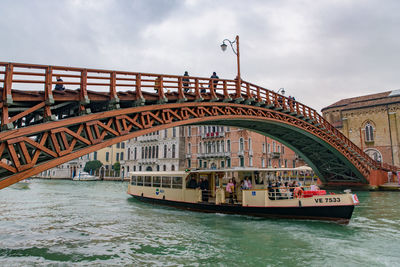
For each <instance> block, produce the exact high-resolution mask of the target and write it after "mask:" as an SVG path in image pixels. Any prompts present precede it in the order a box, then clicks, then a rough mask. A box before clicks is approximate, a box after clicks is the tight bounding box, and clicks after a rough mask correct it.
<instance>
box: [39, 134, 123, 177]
mask: <svg viewBox="0 0 400 267" xmlns="http://www.w3.org/2000/svg"><path fill="white" fill-rule="evenodd" d="M125 145H126V141H125V142H120V143H117V144H114V145H112V146H108V147H105V148H103V149H100V150H98V151H95V152H92V153H90V154H87V155H84V156H82V157H79V158H77V159H74V160H71V161H69V162H66V163H64V164H61V165H59V166H57V167H55V168H52V169H49V170H47V171H44V172H42V173H40V174H38V175H37V177H40V178H52V179H68V178H71V179H72V178H73V177H75V176H76V175H78V174H79V172H83V169H84V168H85V165H86V162H88V161H92V160H99V161H101V163H103V167H102V176H103V177H104V175H113V173H112V171H111V170H113V166H114V164H115V163H116V162H121V161H124V158H125V155H126V152H125ZM108 170H110V171H111V172H109V171H108Z"/></svg>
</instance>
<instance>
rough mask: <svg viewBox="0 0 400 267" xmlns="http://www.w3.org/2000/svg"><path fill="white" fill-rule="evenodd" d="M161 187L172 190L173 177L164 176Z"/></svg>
mask: <svg viewBox="0 0 400 267" xmlns="http://www.w3.org/2000/svg"><path fill="white" fill-rule="evenodd" d="M161 187H166V188H171V177H168V176H163V177H162V184H161Z"/></svg>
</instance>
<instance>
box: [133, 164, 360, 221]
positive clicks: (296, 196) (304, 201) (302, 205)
mask: <svg viewBox="0 0 400 267" xmlns="http://www.w3.org/2000/svg"><path fill="white" fill-rule="evenodd" d="M273 171H275V170H273ZM270 172H271V170H270V169H225V170H195V171H171V172H131V173H130V184H129V186H128V194H130V195H132V196H133V197H134V198H136V199H139V200H141V201H144V202H150V203H153V204H161V205H167V206H172V207H176V208H180V209H186V210H194V211H202V212H216V213H228V214H242V215H251V216H258V217H269V218H291V219H312V220H329V221H336V222H338V223H343V224H347V223H348V222H349V220H350V218H351V216H352V213H353V210H354V206H355V205H357V204H358V203H359V202H358V199H357V196H356V195H355V194H351V193H350V192H347V193H345V194H333V193H331V194H327V193H326V191H325V190H317V189H315V188H311V187H304V186H303V187H300V186H298V185H296V183H294V185H295V186H292V187H290V186H282V185H280V184H279V183H278V186H277V184H274V183H273V182H276V181H271V176H270V175H269V174H270ZM237 178H238V179H237ZM233 179H235V180H239V181H245V182H246V183H247V184H248V185H251V189H242V188H243V183H242V186H239V185H238V183H237V184H236V185H232V184H233V183H232V181H233ZM227 187H228V188H227ZM241 187H242V188H241ZM313 187H315V186H313ZM311 189H314V190H311Z"/></svg>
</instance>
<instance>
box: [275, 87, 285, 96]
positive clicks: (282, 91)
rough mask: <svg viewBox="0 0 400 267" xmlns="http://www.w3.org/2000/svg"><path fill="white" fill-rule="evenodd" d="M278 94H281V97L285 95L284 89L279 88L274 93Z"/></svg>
mask: <svg viewBox="0 0 400 267" xmlns="http://www.w3.org/2000/svg"><path fill="white" fill-rule="evenodd" d="M279 92H281V93H282V95H284V94H285V88H279V90H278V91H276V93H277V94H279Z"/></svg>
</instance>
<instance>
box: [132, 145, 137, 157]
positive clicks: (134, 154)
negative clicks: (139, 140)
mask: <svg viewBox="0 0 400 267" xmlns="http://www.w3.org/2000/svg"><path fill="white" fill-rule="evenodd" d="M136 154H137V148H136V147H135V150H134V152H133V159H136Z"/></svg>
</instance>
